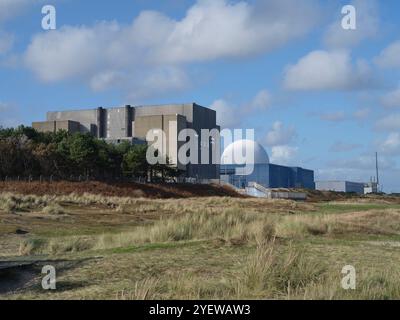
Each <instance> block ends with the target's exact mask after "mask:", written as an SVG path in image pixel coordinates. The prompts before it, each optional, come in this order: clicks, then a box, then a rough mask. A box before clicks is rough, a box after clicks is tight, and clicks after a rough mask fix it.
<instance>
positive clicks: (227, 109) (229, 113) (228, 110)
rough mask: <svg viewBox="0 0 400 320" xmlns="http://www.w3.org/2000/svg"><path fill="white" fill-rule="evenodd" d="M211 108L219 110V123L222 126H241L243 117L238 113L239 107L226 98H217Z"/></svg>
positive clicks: (232, 127)
mask: <svg viewBox="0 0 400 320" xmlns="http://www.w3.org/2000/svg"><path fill="white" fill-rule="evenodd" d="M210 108H211V109H213V110H215V111H217V124H218V125H220V126H221V128H230V129H235V128H238V127H239V126H240V122H241V120H242V119H241V117H240V116H238V114H237V113H238V112H237V111H238V110H237V107H235V106H233V105H231V104H229V103H228V102H227V101H226V100H224V99H219V100H215V101H214V102H213V103H212V104H211V106H210Z"/></svg>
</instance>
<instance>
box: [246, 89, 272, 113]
mask: <svg viewBox="0 0 400 320" xmlns="http://www.w3.org/2000/svg"><path fill="white" fill-rule="evenodd" d="M271 102H272V97H271V94H270V93H269V91H268V90H261V91H260V92H259V93H257V95H256V96H255V97H254V99H253V101H252V102H251V108H252V109H254V110H267V109H268V108H269V107H270V106H271Z"/></svg>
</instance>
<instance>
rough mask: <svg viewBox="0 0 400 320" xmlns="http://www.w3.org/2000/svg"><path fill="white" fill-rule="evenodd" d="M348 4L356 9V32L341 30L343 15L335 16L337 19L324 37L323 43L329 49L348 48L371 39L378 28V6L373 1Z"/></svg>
mask: <svg viewBox="0 0 400 320" xmlns="http://www.w3.org/2000/svg"><path fill="white" fill-rule="evenodd" d="M349 4H351V5H353V6H354V7H355V9H356V23H357V27H356V30H345V29H343V28H342V20H341V19H342V17H343V15H341V14H340V11H339V12H338V14H336V16H337V17H339V19H337V20H336V21H335V22H333V23H332V24H331V25H330V26H329V28H328V30H327V32H326V34H325V37H324V42H325V44H326V45H327V46H328V47H331V48H349V47H353V46H356V45H358V44H359V43H360V42H361V41H363V40H366V39H369V38H373V37H375V36H376V35H377V34H378V31H379V28H380V21H379V20H380V19H379V5H378V3H377V1H375V0H355V1H352V2H350V3H349Z"/></svg>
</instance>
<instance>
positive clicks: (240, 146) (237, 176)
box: [220, 140, 315, 189]
mask: <svg viewBox="0 0 400 320" xmlns="http://www.w3.org/2000/svg"><path fill="white" fill-rule="evenodd" d="M246 164H247V165H246ZM246 167H247V169H245V168H246ZM220 168H221V170H220V174H221V180H223V181H225V182H227V183H230V184H232V185H234V186H235V187H237V188H241V189H244V188H246V187H248V186H249V183H252V182H256V183H258V184H260V185H262V186H264V187H266V188H304V189H315V183H314V171H312V170H308V169H303V168H300V167H287V166H281V165H277V164H271V163H269V157H268V154H267V152H266V151H265V149H264V148H263V147H262V146H261V145H260V144H259V143H257V142H254V141H251V140H239V141H236V142H234V143H232V144H230V145H229V146H228V147H227V148H226V149H225V151H224V153H223V154H222V158H221V167H220Z"/></svg>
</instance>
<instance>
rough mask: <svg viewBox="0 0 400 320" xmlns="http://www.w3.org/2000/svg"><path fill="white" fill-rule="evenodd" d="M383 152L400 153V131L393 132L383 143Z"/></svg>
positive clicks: (389, 153)
mask: <svg viewBox="0 0 400 320" xmlns="http://www.w3.org/2000/svg"><path fill="white" fill-rule="evenodd" d="M381 152H382V153H384V154H388V155H398V154H400V133H399V132H393V133H391V134H389V136H388V137H387V138H386V140H384V141H383V142H382V144H381Z"/></svg>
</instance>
